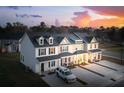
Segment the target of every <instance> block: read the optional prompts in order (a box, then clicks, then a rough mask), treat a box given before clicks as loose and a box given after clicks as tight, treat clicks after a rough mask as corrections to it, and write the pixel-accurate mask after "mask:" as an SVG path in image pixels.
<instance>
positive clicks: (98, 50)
mask: <svg viewBox="0 0 124 93" xmlns="http://www.w3.org/2000/svg"><path fill="white" fill-rule="evenodd" d="M101 51H102V50H101V49H94V50H89V52H92V53H94V52H101Z"/></svg>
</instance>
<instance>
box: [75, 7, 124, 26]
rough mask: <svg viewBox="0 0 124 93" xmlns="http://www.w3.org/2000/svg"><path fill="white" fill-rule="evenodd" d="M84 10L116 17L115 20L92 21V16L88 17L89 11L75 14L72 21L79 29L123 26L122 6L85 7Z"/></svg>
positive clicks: (123, 12) (123, 9) (101, 19)
mask: <svg viewBox="0 0 124 93" xmlns="http://www.w3.org/2000/svg"><path fill="white" fill-rule="evenodd" d="M85 8H87V9H90V10H92V11H93V13H95V14H99V15H104V16H108V17H109V16H116V18H98V19H95V20H93V17H92V15H89V14H88V12H89V11H85V12H75V13H74V15H75V16H76V17H75V18H73V21H74V23H75V25H76V26H79V27H88V26H89V27H99V26H104V27H111V26H118V27H121V26H124V7H123V6H119V7H117V6H89V7H88V6H86V7H85Z"/></svg>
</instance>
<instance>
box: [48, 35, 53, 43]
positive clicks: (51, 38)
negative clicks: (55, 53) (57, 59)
mask: <svg viewBox="0 0 124 93" xmlns="http://www.w3.org/2000/svg"><path fill="white" fill-rule="evenodd" d="M50 40H52V43H51V42H50ZM49 44H50V45H52V44H53V37H50V38H49Z"/></svg>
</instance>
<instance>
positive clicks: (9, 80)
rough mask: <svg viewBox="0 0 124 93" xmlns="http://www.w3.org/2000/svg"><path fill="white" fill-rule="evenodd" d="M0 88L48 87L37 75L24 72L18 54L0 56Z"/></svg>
mask: <svg viewBox="0 0 124 93" xmlns="http://www.w3.org/2000/svg"><path fill="white" fill-rule="evenodd" d="M0 86H1V87H2V86H10V87H13V86H17V87H48V84H46V83H45V82H44V81H43V80H42V79H41V78H40V76H39V75H37V74H34V73H33V72H25V70H24V66H23V65H22V64H21V63H20V62H19V54H0Z"/></svg>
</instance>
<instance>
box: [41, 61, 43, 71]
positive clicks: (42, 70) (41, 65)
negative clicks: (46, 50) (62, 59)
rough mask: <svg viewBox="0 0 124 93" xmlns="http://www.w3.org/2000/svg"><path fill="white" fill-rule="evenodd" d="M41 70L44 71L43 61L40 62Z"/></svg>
mask: <svg viewBox="0 0 124 93" xmlns="http://www.w3.org/2000/svg"><path fill="white" fill-rule="evenodd" d="M41 72H44V63H41Z"/></svg>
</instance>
